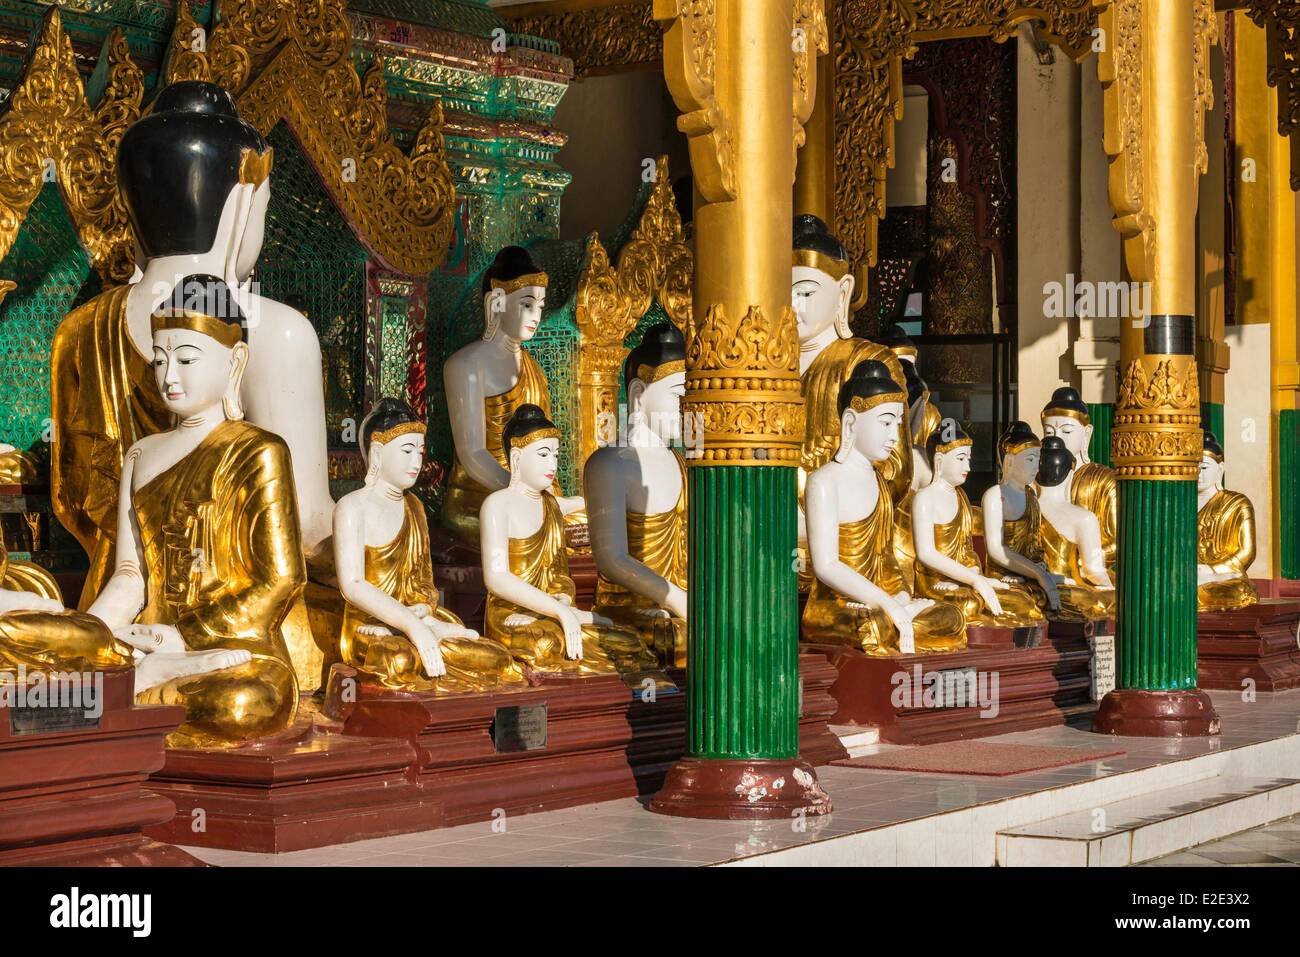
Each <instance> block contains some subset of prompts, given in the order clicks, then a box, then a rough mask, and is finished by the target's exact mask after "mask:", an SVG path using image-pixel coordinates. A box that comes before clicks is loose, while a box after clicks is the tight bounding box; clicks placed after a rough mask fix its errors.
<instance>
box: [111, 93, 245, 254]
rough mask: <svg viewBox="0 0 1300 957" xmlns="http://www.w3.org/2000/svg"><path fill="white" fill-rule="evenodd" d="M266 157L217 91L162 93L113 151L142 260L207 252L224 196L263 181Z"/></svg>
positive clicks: (230, 99) (231, 101) (232, 106)
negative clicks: (241, 187)
mask: <svg viewBox="0 0 1300 957" xmlns="http://www.w3.org/2000/svg"><path fill="white" fill-rule="evenodd" d="M269 151H270V147H269V146H268V145H267V142H266V140H265V139H264V138H263V137H262V134H261V133H259V132H258V131H257V129H256V128H255V127H254V126H253V125H252V124H250V123H246V122H245V121H243V120H241V119H240V118H239V113H238V111H237V110H236V109H235V101H234V98H233V97H231V95H230V94H229V93H227V92H226V91H225V90H223V89H222V88H221V87H219V86H217V85H216V84H214V83H205V82H202V81H200V80H183V81H181V82H179V83H173V84H172V85H171V86H168V87H166V88H165V89H163V91H162V92H160V93H159V94H158V96H157V98H156V99H155V100H154V103H153V110H152V111H151V112H150V113H149V115H148V116H145V117H142V118H141V119H139V120H137V121H136V122H135V123H133V124H132V125H131V126H130V127H129V128H128V129H127V131H126V132H125V133H124V134H123V135H122V142H121V143H120V144H119V146H118V150H117V181H118V186H119V188H120V190H121V193H122V201H123V203H125V205H126V212H127V216H128V217H129V218H130V220H131V226H132V228H133V229H134V231H135V236H136V239H137V240H138V241H139V243H140V249H141V251H142V252H143V253H144V255H145V256H146V257H149V258H154V257H157V256H176V255H195V254H198V253H206V252H208V251H209V250H210V249H211V248H212V244H213V243H214V242H215V241H216V238H217V226H218V225H219V224H220V222H221V211H222V209H223V208H224V206H225V204H226V199H227V197H228V196H229V195H230V191H231V190H232V189H234V188H235V186H237V185H239V183H241V182H260V181H261V180H262V179H265V177H266V174H267V173H268V172H269V162H270V155H269ZM250 177H251V178H250Z"/></svg>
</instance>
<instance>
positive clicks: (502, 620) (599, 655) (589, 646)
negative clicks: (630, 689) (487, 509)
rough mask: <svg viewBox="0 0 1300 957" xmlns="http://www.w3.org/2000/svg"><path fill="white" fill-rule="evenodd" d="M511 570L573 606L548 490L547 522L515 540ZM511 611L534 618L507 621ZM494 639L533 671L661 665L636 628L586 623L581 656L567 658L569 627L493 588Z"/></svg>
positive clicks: (489, 620)
mask: <svg viewBox="0 0 1300 957" xmlns="http://www.w3.org/2000/svg"><path fill="white" fill-rule="evenodd" d="M510 573H511V574H512V575H514V576H516V577H517V578H521V579H523V580H524V581H526V582H528V584H530V585H532V586H533V587H534V588H537V589H539V590H540V591H544V592H546V593H547V594H548V595H552V596H556V597H558V596H561V595H564V596H567V597H568V601H569V604H570V605H572V604H573V601H574V599H575V597H576V594H577V591H576V589H575V587H574V584H573V579H572V578H571V577H569V557H568V553H567V552H566V551H565V548H564V516H563V515H562V514H561V513H560V505H559V503H558V502H557V501H555V497H554V496H553V495H551V493H549V492H543V493H542V524H541V526H540V527H539V528H538V529H537V531H535V532H533V534H532V535H529V536H528V537H527V538H512V539H510ZM511 615H525V616H527V617H528V618H531V619H533V621H531V622H530V623H529V624H526V625H509V624H507V623H506V621H507V619H508V618H510V616H511ZM484 631H486V633H487V636H488V637H489V638H493V639H495V640H497V641H499V642H501V643H502V644H503V645H505V646H506V647H507V648H509V649H510V653H511V654H512V655H514V657H515V658H516V660H518V661H520V662H522V663H523V664H525V665H527V666H528V667H529V668H532V669H533V670H534V671H544V672H565V673H570V674H613V673H616V672H625V673H637V672H645V671H653V670H655V669H657V668H658V667H659V661H658V659H657V658H656V657H655V655H654V653H653V652H651V651H650V650H649V649H647V648H646V647H645V645H644V644H642V642H641V638H640V636H639V635H637V634H636V633H635V632H631V631H627V630H626V629H623V628H618V627H602V626H599V625H583V627H582V658H581V660H578V661H572V660H569V659H567V658H565V656H564V629H563V627H561V625H560V623H559V622H558V621H556V620H555V619H553V618H547V617H545V616H542V615H539V614H537V612H534V611H530V610H529V609H527V608H522V607H520V606H519V605H516V604H514V603H513V602H509V601H506V600H505V599H503V598H499V597H497V596H496V595H494V594H492V593H491V592H490V591H489V592H488V598H487V610H486V612H485V626H484Z"/></svg>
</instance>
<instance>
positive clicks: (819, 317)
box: [790, 266, 853, 342]
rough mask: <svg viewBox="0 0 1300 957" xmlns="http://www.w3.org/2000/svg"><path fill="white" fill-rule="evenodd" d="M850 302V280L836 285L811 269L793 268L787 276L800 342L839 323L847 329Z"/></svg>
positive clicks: (816, 270)
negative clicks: (788, 276)
mask: <svg viewBox="0 0 1300 957" xmlns="http://www.w3.org/2000/svg"><path fill="white" fill-rule="evenodd" d="M852 298H853V277H852V276H851V275H849V276H845V277H844V278H843V279H841V280H839V282H836V281H835V280H834V279H832V278H831V277H830V275H829V274H827V273H824V272H822V271H821V270H820V269H814V268H812V267H811V266H795V267H793V269H792V271H791V273H790V300H791V305H792V306H794V315H795V321H796V325H797V328H798V333H799V341H800V342H807V341H809V340H810V339H814V338H816V337H817V336H819V335H820V334H821V333H823V332H825V331H826V330H827V329H829V328H831V327H832V326H834V325H836V323H839V325H840V327H841V329H842V330H847V328H848V318H849V304H850V302H851V301H852Z"/></svg>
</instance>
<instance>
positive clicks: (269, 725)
mask: <svg viewBox="0 0 1300 957" xmlns="http://www.w3.org/2000/svg"><path fill="white" fill-rule="evenodd" d="M152 326H153V343H154V345H153V372H154V378H155V382H156V383H157V392H158V395H159V397H160V401H161V404H162V407H163V408H164V409H166V411H167V413H168V414H169V415H171V416H174V417H175V421H176V423H177V424H176V426H175V428H173V429H170V430H169V431H166V432H160V433H157V434H154V435H148V436H145V437H143V438H141V439H139V440H138V441H136V442H135V444H133V445H132V446H131V448H130V449H129V450H128V452H127V455H126V459H125V461H124V462H123V466H122V486H121V490H120V494H119V496H118V499H119V505H118V521H119V528H120V531H119V534H118V536H117V553H116V564H115V570H114V572H113V576H112V578H110V579H109V581H108V584H107V585H106V586H105V587H104V589H103V591H102V592H101V593H100V595H99V597H98V598H97V599H96V600H95V602H94V604H92V605H91V607H90V609H89V611H90V613H91V614H93V615H95V616H96V617H98V618H100V619H102V620H103V621H104V622H106V623H107V624H108V625H109V626H110V627H112V628H113V629H114V630H115V632H117V633H118V634H124V633H126V634H132V633H133V634H134V635H135V637H136V638H137V640H139V641H140V642H141V643H144V642H147V641H149V640H152V641H153V642H155V643H156V644H157V645H158V646H159V647H160V648H177V649H182V650H188V651H217V650H222V651H233V652H245V653H246V654H247V660H246V661H244V662H243V663H242V664H240V665H238V666H236V667H233V668H226V669H223V670H221V671H218V672H215V673H213V674H209V675H203V676H200V677H197V678H194V677H191V678H186V679H184V680H176V681H169V682H165V683H163V684H161V685H159V686H158V687H156V688H154V689H153V690H152V691H150V692H149V693H148V694H147V695H146V696H141V697H138V699H137V700H142V701H143V702H145V703H153V704H178V705H181V706H183V707H184V709H185V720H184V722H183V723H182V725H181V727H180V728H179V730H178V731H176V732H174V733H173V734H172V735H170V736H169V738H168V742H169V744H170V745H172V746H173V747H214V748H221V747H232V746H237V745H240V744H243V743H245V742H247V741H250V740H254V739H257V738H261V737H264V736H266V735H271V734H275V733H276V732H279V731H281V730H283V729H285V728H286V727H288V726H289V725H290V724H291V723H292V722H293V720H294V717H295V714H296V711H297V705H298V685H297V681H296V679H295V675H294V670H293V666H292V664H291V662H290V659H289V654H288V651H287V649H286V646H285V642H284V638H283V636H282V635H281V631H280V629H281V625H282V623H283V622H284V620H285V617H286V616H287V614H288V613H289V610H290V608H291V606H293V605H294V603H295V602H296V601H297V600H298V598H299V597H300V596H301V594H302V591H303V586H304V584H305V583H306V580H307V572H306V564H305V561H304V558H303V551H302V539H301V536H300V535H299V531H298V509H297V501H296V499H295V496H294V484H293V481H294V477H293V468H292V463H291V461H290V452H289V447H288V445H287V444H286V443H285V441H284V440H283V439H281V438H280V437H279V436H277V435H275V434H274V433H272V432H269V431H266V430H264V429H260V428H258V427H257V426H255V425H252V424H250V423H249V422H247V421H245V420H244V414H243V407H242V405H241V399H240V396H241V395H242V392H241V390H240V385H241V379H242V378H243V375H244V371H245V369H246V368H247V366H248V362H249V351H250V350H249V344H248V342H247V333H246V330H245V325H244V314H243V312H242V310H241V309H240V307H239V305H238V304H237V303H236V301H235V298H234V295H233V293H232V292H231V290H230V289H229V287H228V286H227V285H226V284H225V283H224V282H222V281H221V280H220V279H217V278H215V277H213V276H194V277H189V278H187V279H186V280H184V281H183V282H182V283H180V284H178V285H177V286H176V287H174V289H173V290H172V296H171V298H170V299H169V301H168V302H167V303H166V304H164V305H163V306H162V307H160V308H159V309H158V310H157V311H156V313H155V315H154V318H153V321H152ZM133 624H134V625H136V626H137V627H136V628H135V629H131V628H130V626H132V625H133ZM137 647H139V645H137ZM241 657H242V656H241Z"/></svg>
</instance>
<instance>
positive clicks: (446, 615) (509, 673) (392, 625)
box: [334, 399, 526, 694]
mask: <svg viewBox="0 0 1300 957" xmlns="http://www.w3.org/2000/svg"><path fill="white" fill-rule="evenodd" d="M424 434H425V425H424V423H423V422H422V421H420V419H419V418H418V417H417V416H416V415H415V413H414V412H412V411H411V409H410V407H409V406H408V405H407V404H406V403H405V402H402V401H401V400H399V399H381V400H379V402H377V403H376V404H375V407H374V408H373V409H371V411H370V414H369V415H367V416H366V418H365V419H364V420H363V421H362V423H361V431H360V441H359V444H360V446H361V454H362V458H363V460H364V461H365V462H366V464H367V473H366V484H365V487H363V488H360V489H357V490H356V491H355V492H352V493H350V494H348V495H345V496H344V497H343V498H342V499H340V500H339V503H338V506H337V507H336V508H335V511H334V565H335V568H336V570H337V572H338V576H339V587H340V588H341V589H342V592H343V597H344V599H345V600H346V601H347V605H346V607H345V610H344V613H343V629H342V634H341V636H340V639H339V657H340V658H341V660H342V661H343V663H345V664H348V665H351V666H352V667H354V668H356V669H357V670H358V671H359V672H361V673H362V674H363V675H366V676H367V677H369V678H371V679H372V680H375V681H377V682H378V683H379V684H381V685H383V686H384V687H387V688H394V689H400V690H408V691H433V692H436V693H445V694H455V693H464V692H475V691H494V690H497V689H499V688H504V687H511V686H515V687H518V686H522V685H524V684H526V681H525V679H524V674H523V672H522V671H521V670H520V668H519V666H518V665H516V664H515V662H514V659H512V658H511V657H510V651H509V650H508V649H507V648H506V647H505V646H504V645H502V644H501V643H500V642H496V641H492V640H490V639H487V638H481V637H479V635H478V633H477V632H475V631H473V630H471V629H469V628H466V627H465V625H464V623H463V622H462V621H461V620H460V619H459V618H457V617H456V616H455V615H453V614H452V613H451V612H450V611H448V610H447V609H446V608H442V607H440V606H439V604H438V589H437V588H436V587H435V586H434V583H433V565H432V560H431V558H430V553H429V526H428V524H427V522H426V520H425V517H424V506H423V505H422V504H421V503H420V500H419V499H417V498H416V497H415V496H414V495H412V494H411V493H410V491H408V490H409V489H410V488H411V487H412V486H413V485H414V484H415V482H416V480H417V479H418V478H419V476H420V470H421V468H422V467H423V465H424V441H425V440H424Z"/></svg>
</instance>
